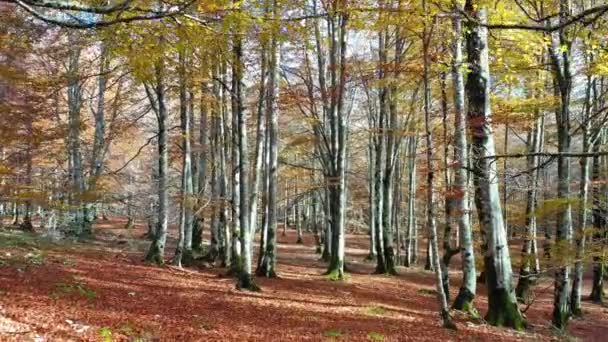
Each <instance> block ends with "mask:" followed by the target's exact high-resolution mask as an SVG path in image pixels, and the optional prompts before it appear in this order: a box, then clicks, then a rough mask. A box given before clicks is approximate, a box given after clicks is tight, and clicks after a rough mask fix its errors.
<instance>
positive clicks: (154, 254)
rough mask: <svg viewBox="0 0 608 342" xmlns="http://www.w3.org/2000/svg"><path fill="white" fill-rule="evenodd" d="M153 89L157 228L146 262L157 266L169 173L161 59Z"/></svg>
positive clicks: (165, 219)
mask: <svg viewBox="0 0 608 342" xmlns="http://www.w3.org/2000/svg"><path fill="white" fill-rule="evenodd" d="M154 68H155V77H156V80H155V83H156V84H155V89H154V95H152V94H151V92H148V96H149V98H150V102H151V103H152V104H153V106H154V105H156V118H157V121H158V227H157V229H156V233H155V234H154V240H153V241H152V244H151V245H150V248H149V250H148V254H147V255H146V260H147V261H149V262H153V263H156V264H159V265H162V264H163V263H164V262H165V245H166V242H167V227H168V211H169V194H168V184H167V183H168V182H167V177H168V172H169V165H168V163H169V150H168V146H167V144H168V130H167V124H168V122H167V121H168V115H167V107H166V103H165V94H166V89H165V63H164V61H163V60H162V59H160V60H159V61H157V62H156V65H155V67H154Z"/></svg>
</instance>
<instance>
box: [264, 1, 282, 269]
mask: <svg viewBox="0 0 608 342" xmlns="http://www.w3.org/2000/svg"><path fill="white" fill-rule="evenodd" d="M276 6H277V3H276V1H273V11H274V12H273V13H275V14H276V10H277V8H276ZM269 45H270V49H269V51H268V53H269V61H268V87H267V94H266V101H265V105H266V107H265V112H266V120H267V130H268V132H267V133H268V143H267V151H268V152H267V154H268V162H267V164H266V183H267V194H266V209H265V211H266V215H267V218H266V220H267V225H268V227H267V228H266V227H265V229H266V239H265V244H266V246H265V250H264V253H261V254H260V261H259V262H258V264H259V266H258V269H257V270H256V273H257V274H258V275H261V276H265V277H269V278H272V277H276V275H277V273H276V262H277V221H278V220H277V205H278V172H279V170H278V158H279V127H278V126H279V121H278V120H279V112H278V105H277V96H278V63H279V49H278V42H277V38H276V37H275V36H274V35H273V36H272V37H271V39H270V42H269ZM285 214H286V215H287V211H285Z"/></svg>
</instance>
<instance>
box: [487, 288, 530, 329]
mask: <svg viewBox="0 0 608 342" xmlns="http://www.w3.org/2000/svg"><path fill="white" fill-rule="evenodd" d="M488 297H489V298H488V313H487V314H486V317H485V320H486V321H487V322H488V323H489V324H491V325H494V326H497V327H509V328H513V329H515V330H518V331H522V330H524V329H525V328H526V321H525V320H524V318H523V316H522V315H521V312H519V308H518V307H517V302H516V301H515V300H514V298H512V295H511V294H510V293H508V292H507V291H506V290H505V289H502V288H501V289H493V290H491V292H490V293H489V296H488Z"/></svg>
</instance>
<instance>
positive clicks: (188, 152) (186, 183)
mask: <svg viewBox="0 0 608 342" xmlns="http://www.w3.org/2000/svg"><path fill="white" fill-rule="evenodd" d="M179 82H180V84H179V111H180V121H181V135H182V174H181V189H180V191H181V198H180V217H179V238H178V241H177V249H176V250H175V256H174V257H173V264H174V265H177V266H180V267H181V265H182V262H183V263H185V264H186V265H188V264H191V263H192V259H193V257H192V208H191V204H190V201H191V199H192V192H193V185H192V148H191V145H190V131H191V129H190V125H191V123H190V115H189V114H188V91H187V84H186V82H187V80H186V56H185V52H184V51H181V52H180V54H179Z"/></svg>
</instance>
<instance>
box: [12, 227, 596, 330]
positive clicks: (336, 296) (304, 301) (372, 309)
mask: <svg viewBox="0 0 608 342" xmlns="http://www.w3.org/2000/svg"><path fill="white" fill-rule="evenodd" d="M122 227H124V221H122V220H114V221H107V222H104V223H102V224H100V225H98V226H97V227H96V236H97V237H96V239H95V240H94V241H92V243H91V242H88V243H87V244H83V243H75V244H67V243H62V244H60V245H53V244H50V243H44V242H39V241H37V240H33V239H31V238H27V239H26V238H19V235H15V234H14V233H8V232H6V231H3V232H2V235H1V236H0V239H2V240H3V241H2V242H0V259H1V261H2V266H1V267H0V305H1V307H0V340H1V341H68V340H69V341H149V340H160V341H219V340H222V341H223V340H233V341H323V340H344V341H365V340H368V341H373V340H376V341H379V340H384V341H406V340H420V341H452V340H454V341H455V340H463V341H488V340H489V341H503V340H504V341H513V340H551V339H558V338H563V336H556V335H555V334H554V333H553V332H552V331H551V330H550V329H549V328H548V327H549V323H550V313H551V301H552V298H551V296H552V286H551V282H550V281H544V282H542V283H541V284H540V285H539V286H538V287H537V290H536V293H537V294H538V295H539V296H538V299H537V300H536V301H535V302H534V304H533V305H532V307H531V308H530V309H529V310H528V311H527V312H526V315H527V318H528V322H529V324H530V327H529V329H528V331H526V332H525V333H517V332H514V331H511V330H507V329H500V328H494V327H491V326H487V325H484V324H477V323H472V322H468V321H467V319H466V318H465V317H463V316H461V315H458V314H455V316H456V317H455V320H456V324H457V326H458V331H456V332H454V331H449V330H446V329H443V328H441V327H440V325H439V320H438V315H437V307H438V306H437V303H436V298H435V296H434V294H433V289H434V285H433V281H434V280H433V279H434V277H433V274H432V273H428V272H424V271H422V270H420V269H418V268H413V269H405V268H400V269H399V272H400V274H399V276H396V277H387V276H383V275H371V272H372V271H373V265H372V264H369V263H365V262H363V258H364V256H365V254H366V245H367V242H366V237H365V236H348V241H347V246H349V248H348V249H347V254H348V262H349V263H348V266H349V269H350V271H351V273H350V274H349V278H348V279H347V280H346V281H344V282H333V281H330V280H328V279H326V278H325V277H324V276H323V275H322V273H323V271H324V264H323V263H322V262H319V261H318V260H317V259H318V256H317V255H315V254H314V247H313V245H314V243H313V239H312V237H311V236H306V239H305V243H304V245H296V244H295V243H294V242H295V240H296V239H295V234H294V233H293V232H292V231H289V232H288V234H287V236H284V237H283V236H280V238H279V241H280V247H279V254H278V255H279V265H278V271H279V275H280V278H279V279H259V278H258V279H257V282H258V284H259V285H260V286H261V287H262V289H263V290H262V292H260V293H250V292H244V291H238V290H236V289H235V281H234V280H233V279H232V278H229V277H224V276H222V275H223V273H224V272H225V271H224V270H221V269H212V268H206V269H185V270H180V269H177V268H174V267H170V266H165V267H154V266H151V265H147V264H145V263H143V262H142V255H143V250H144V249H145V247H146V246H147V242H146V241H143V240H141V239H135V238H133V239H132V238H130V236H134V237H139V236H141V235H143V233H144V228H143V227H139V226H138V227H137V228H136V229H134V230H133V231H132V232H131V233H129V232H127V231H125V230H124V229H122ZM279 235H281V234H279ZM15 236H17V238H14V237H15ZM171 253H172V249H169V250H168V255H170V254H171ZM451 277H452V279H453V280H452V297H453V296H455V295H456V293H455V292H456V290H457V286H458V278H459V273H458V272H454V273H453V274H451ZM479 289H480V291H478V292H479V294H478V298H477V300H476V303H477V305H478V307H479V308H480V310H481V311H482V313H483V312H485V311H486V305H487V304H486V298H485V296H484V295H483V292H484V289H483V286H480V288H479ZM585 293H588V288H587V289H585ZM584 308H585V318H584V319H579V320H574V321H572V322H571V323H570V327H569V332H570V335H571V336H572V337H575V338H580V339H581V340H585V341H605V340H608V325H607V324H606V323H607V322H608V310H606V309H605V308H603V307H601V306H598V305H594V304H591V303H588V302H585V304H584Z"/></svg>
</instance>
